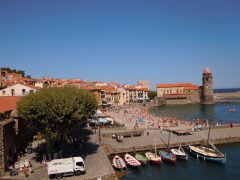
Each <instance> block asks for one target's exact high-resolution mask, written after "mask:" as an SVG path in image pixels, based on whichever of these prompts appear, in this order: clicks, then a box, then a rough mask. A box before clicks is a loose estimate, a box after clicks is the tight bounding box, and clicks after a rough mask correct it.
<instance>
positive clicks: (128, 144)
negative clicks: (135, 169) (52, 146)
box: [102, 126, 240, 155]
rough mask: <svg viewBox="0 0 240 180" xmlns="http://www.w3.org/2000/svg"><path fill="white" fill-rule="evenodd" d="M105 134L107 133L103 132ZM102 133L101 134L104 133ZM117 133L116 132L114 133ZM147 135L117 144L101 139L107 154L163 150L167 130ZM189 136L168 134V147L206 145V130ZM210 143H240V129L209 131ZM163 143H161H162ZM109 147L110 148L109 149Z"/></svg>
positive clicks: (237, 127)
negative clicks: (155, 147) (155, 148)
mask: <svg viewBox="0 0 240 180" xmlns="http://www.w3.org/2000/svg"><path fill="white" fill-rule="evenodd" d="M104 132H105V133H109V132H107V130H106V131H104ZM104 132H103V133H104ZM115 132H117V131H115ZM148 133H149V135H146V134H145V135H143V136H138V137H128V138H124V139H123V142H122V143H119V142H117V141H116V140H115V139H111V138H109V137H108V136H106V138H102V140H103V141H104V144H105V145H106V146H107V147H108V154H109V155H110V154H115V153H126V152H134V151H146V150H153V149H154V145H155V143H156V146H157V149H161V148H165V147H166V145H165V144H164V142H165V143H168V137H169V131H168V130H164V131H161V130H148ZM190 133H191V134H190V135H184V136H178V135H175V134H173V133H171V134H170V142H169V145H170V147H176V146H179V143H180V141H181V143H182V145H183V146H187V145H191V144H200V143H204V142H205V143H206V139H207V135H208V130H207V129H205V130H202V131H192V132H190ZM209 139H210V142H212V143H213V144H226V143H234V142H240V127H239V126H236V127H232V128H231V127H224V128H217V129H211V133H210V138H209ZM162 140H163V141H164V142H163V141H162ZM110 147H111V148H110Z"/></svg>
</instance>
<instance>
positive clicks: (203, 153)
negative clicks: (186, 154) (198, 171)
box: [189, 145, 226, 164]
mask: <svg viewBox="0 0 240 180" xmlns="http://www.w3.org/2000/svg"><path fill="white" fill-rule="evenodd" d="M213 147H214V148H210V147H205V146H191V145H190V146H189V150H190V152H191V153H192V154H194V155H196V156H197V157H200V158H202V159H203V160H208V161H212V162H218V163H222V164H224V163H226V156H225V155H224V154H222V153H221V152H219V151H218V150H217V149H216V147H215V146H213Z"/></svg>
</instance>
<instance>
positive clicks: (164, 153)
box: [159, 149, 177, 164]
mask: <svg viewBox="0 0 240 180" xmlns="http://www.w3.org/2000/svg"><path fill="white" fill-rule="evenodd" d="M159 155H160V157H161V158H162V160H163V161H165V162H170V163H173V164H175V163H176V160H177V158H176V155H174V154H173V153H172V152H171V151H170V150H167V149H166V150H160V151H159Z"/></svg>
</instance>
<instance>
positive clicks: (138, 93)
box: [124, 86, 149, 104]
mask: <svg viewBox="0 0 240 180" xmlns="http://www.w3.org/2000/svg"><path fill="white" fill-rule="evenodd" d="M124 88H125V90H126V104H129V103H141V102H145V101H147V100H148V99H149V98H148V91H149V90H148V89H147V88H142V87H141V86H125V87H124Z"/></svg>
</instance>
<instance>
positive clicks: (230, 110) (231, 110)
mask: <svg viewBox="0 0 240 180" xmlns="http://www.w3.org/2000/svg"><path fill="white" fill-rule="evenodd" d="M228 111H229V112H235V111H236V108H229V109H228Z"/></svg>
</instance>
